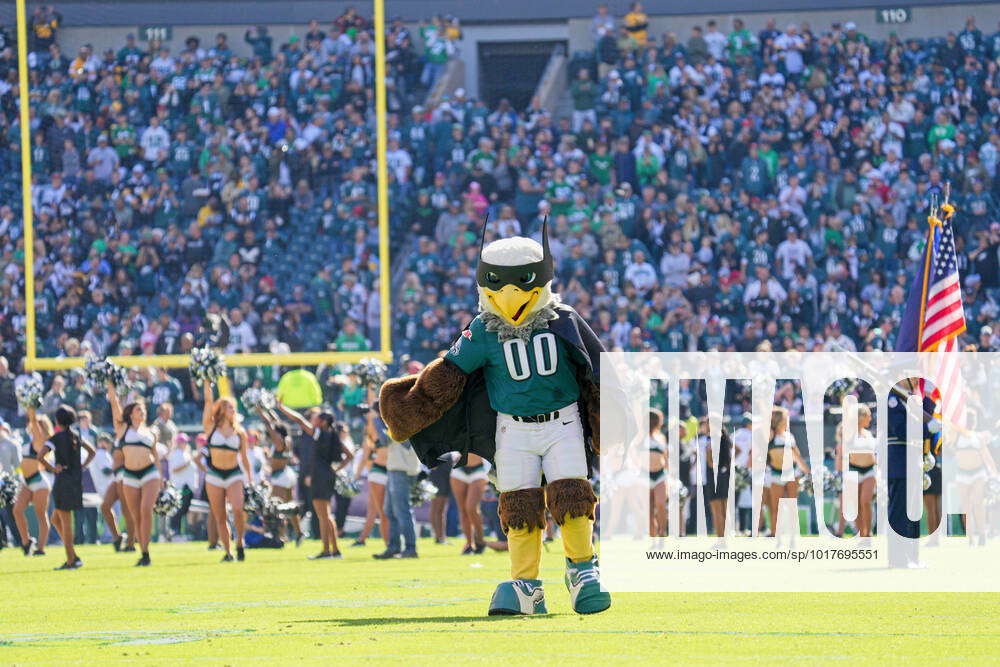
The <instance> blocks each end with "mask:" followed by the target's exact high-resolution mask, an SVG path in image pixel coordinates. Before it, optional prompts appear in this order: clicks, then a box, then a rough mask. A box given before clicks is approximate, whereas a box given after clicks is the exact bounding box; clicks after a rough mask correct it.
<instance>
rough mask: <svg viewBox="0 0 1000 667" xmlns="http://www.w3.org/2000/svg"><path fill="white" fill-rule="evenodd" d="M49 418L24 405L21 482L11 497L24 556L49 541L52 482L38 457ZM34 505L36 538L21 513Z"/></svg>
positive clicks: (37, 552) (40, 549)
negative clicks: (25, 430)
mask: <svg viewBox="0 0 1000 667" xmlns="http://www.w3.org/2000/svg"><path fill="white" fill-rule="evenodd" d="M52 432H53V429H52V422H51V421H49V418H48V417H46V416H45V415H38V414H37V413H36V412H35V409H34V408H28V435H29V436H30V438H29V440H28V442H27V443H25V444H24V445H23V449H22V450H21V457H22V458H21V475H22V477H23V483H22V486H21V488H20V490H18V492H17V498H16V499H15V500H14V523H15V524H16V525H17V532H18V533H20V534H21V549H22V550H23V551H24V555H25V556H31V555H34V556H44V555H45V545H46V544H48V543H49V492H50V491H51V489H52V485H51V483H50V482H49V475H48V473H47V472H44V471H43V468H42V464H41V462H40V461H39V457H40V452H41V451H42V447H44V446H45V443H46V442H47V441H48V439H49V438H51V437H52ZM29 504H30V505H34V506H35V518H36V519H37V520H38V539H37V540H36V539H35V538H34V537H31V534H30V533H29V532H28V520H27V518H26V517H25V516H24V512H25V510H27V509H28V505H29Z"/></svg>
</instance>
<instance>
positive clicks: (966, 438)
mask: <svg viewBox="0 0 1000 667" xmlns="http://www.w3.org/2000/svg"><path fill="white" fill-rule="evenodd" d="M974 417H975V415H971V416H970V418H969V419H968V421H969V422H971V428H975V423H974ZM990 439H991V438H990V434H989V433H976V432H974V431H966V432H964V433H961V434H959V436H958V438H957V440H956V441H955V463H956V468H957V470H956V471H955V484H956V486H957V487H958V496H959V498H960V499H961V503H962V506H964V507H965V511H966V530H965V532H966V535H968V536H969V544H970V546H976V544H977V537H978V545H979V546H981V547H982V546H986V535H987V525H986V507H985V503H984V502H983V496H984V495H985V491H986V480H987V479H989V478H990V477H995V476H996V475H997V466H996V463H995V462H994V461H993V456H992V455H991V454H990V450H989V447H988V446H987V445H988V443H989V441H990Z"/></svg>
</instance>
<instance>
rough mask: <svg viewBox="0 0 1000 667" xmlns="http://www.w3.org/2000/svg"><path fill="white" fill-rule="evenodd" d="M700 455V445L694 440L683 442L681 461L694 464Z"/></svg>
mask: <svg viewBox="0 0 1000 667" xmlns="http://www.w3.org/2000/svg"><path fill="white" fill-rule="evenodd" d="M697 455H698V443H697V441H696V440H695V439H694V438H691V439H690V440H688V441H687V442H681V461H688V462H694V460H695V458H696V457H697Z"/></svg>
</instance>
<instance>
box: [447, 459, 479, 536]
mask: <svg viewBox="0 0 1000 667" xmlns="http://www.w3.org/2000/svg"><path fill="white" fill-rule="evenodd" d="M485 490H486V462H485V461H483V459H482V457H480V456H477V455H476V454H469V455H468V460H467V461H466V464H465V465H464V466H459V467H457V468H452V471H451V493H452V495H453V496H455V504H456V505H458V514H459V519H460V520H461V524H462V532H463V533H465V548H464V549H462V555H468V554H481V553H483V551H485V550H486V540H485V538H484V537H483V515H482V513H481V512H480V511H479V503H480V502H481V501H482V499H483V491H485Z"/></svg>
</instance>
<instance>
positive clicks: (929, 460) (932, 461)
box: [924, 452, 937, 472]
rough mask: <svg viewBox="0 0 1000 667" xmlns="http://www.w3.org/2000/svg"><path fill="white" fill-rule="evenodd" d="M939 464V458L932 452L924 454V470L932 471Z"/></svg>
mask: <svg viewBox="0 0 1000 667" xmlns="http://www.w3.org/2000/svg"><path fill="white" fill-rule="evenodd" d="M936 465H937V459H936V458H934V455H933V454H931V453H930V452H927V453H926V454H924V472H930V471H931V470H933V469H934V466H936Z"/></svg>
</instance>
